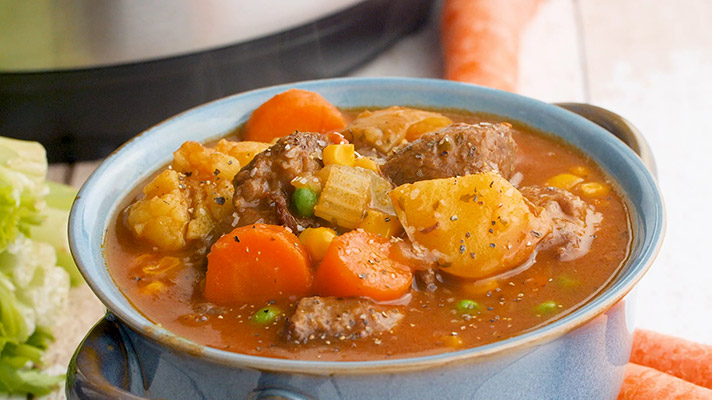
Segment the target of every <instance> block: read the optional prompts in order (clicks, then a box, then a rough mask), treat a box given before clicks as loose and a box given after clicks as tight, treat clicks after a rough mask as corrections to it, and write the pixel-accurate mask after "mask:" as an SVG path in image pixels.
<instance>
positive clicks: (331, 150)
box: [324, 143, 356, 167]
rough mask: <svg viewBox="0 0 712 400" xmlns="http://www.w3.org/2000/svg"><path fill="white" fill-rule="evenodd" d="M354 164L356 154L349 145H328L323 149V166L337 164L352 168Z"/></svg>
mask: <svg viewBox="0 0 712 400" xmlns="http://www.w3.org/2000/svg"><path fill="white" fill-rule="evenodd" d="M355 162H356V153H355V151H354V145H353V144H351V143H345V144H330V145H328V146H326V148H325V149H324V165H329V164H338V165H346V166H348V167H353V166H354V163H355Z"/></svg>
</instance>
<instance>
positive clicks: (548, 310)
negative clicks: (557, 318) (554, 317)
mask: <svg viewBox="0 0 712 400" xmlns="http://www.w3.org/2000/svg"><path fill="white" fill-rule="evenodd" d="M557 311H559V305H558V304H556V302H555V301H553V300H549V301H545V302H543V303H541V304H539V305H538V306H536V313H537V314H539V315H550V314H554V313H555V312H557Z"/></svg>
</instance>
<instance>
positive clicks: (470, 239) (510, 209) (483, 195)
mask: <svg viewBox="0 0 712 400" xmlns="http://www.w3.org/2000/svg"><path fill="white" fill-rule="evenodd" d="M390 196H391V199H393V204H394V206H395V209H396V214H397V215H398V219H399V220H400V221H401V223H402V224H403V226H404V227H405V231H406V233H407V234H408V237H409V238H410V239H411V240H412V241H413V242H416V243H418V244H420V245H422V246H424V247H426V248H427V249H429V250H430V251H432V252H433V253H434V254H435V256H436V257H437V258H438V263H439V264H440V268H441V269H442V270H443V271H445V272H447V273H449V274H451V275H455V276H458V277H461V278H469V279H479V278H484V277H488V276H491V275H494V274H497V273H501V272H504V271H507V270H509V269H511V268H513V267H515V266H517V265H519V264H521V263H522V262H523V261H524V260H526V258H527V257H529V256H530V255H531V253H532V251H533V250H534V247H535V246H534V245H535V243H536V237H534V234H532V232H531V231H532V230H533V229H534V228H533V225H532V223H533V222H534V220H535V216H534V214H533V213H532V210H531V209H530V207H533V206H532V205H531V204H530V203H529V202H527V201H526V200H525V199H524V197H523V196H522V194H521V193H520V192H519V191H518V190H517V189H516V188H515V187H514V186H512V185H511V184H510V183H509V181H507V180H506V179H504V178H503V177H502V176H500V175H499V174H498V173H496V172H486V173H481V174H476V175H466V176H462V177H457V178H446V179H433V180H427V181H419V182H415V183H413V184H406V185H402V186H399V187H397V188H395V189H394V190H393V191H392V192H391V194H390ZM540 236H541V235H540Z"/></svg>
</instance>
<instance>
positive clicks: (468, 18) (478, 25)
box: [441, 0, 539, 91]
mask: <svg viewBox="0 0 712 400" xmlns="http://www.w3.org/2000/svg"><path fill="white" fill-rule="evenodd" d="M538 3H539V0H512V1H501V0H445V2H444V3H443V9H442V23H441V43H442V48H443V55H444V62H445V78H446V79H450V80H455V81H462V82H470V83H476V84H479V85H483V86H489V87H493V88H496V89H502V90H508V91H514V89H516V86H517V69H518V56H519V36H520V33H521V30H522V26H523V25H524V24H525V23H526V22H527V20H528V19H529V18H530V17H531V16H532V15H533V14H534V11H536V8H537V5H538Z"/></svg>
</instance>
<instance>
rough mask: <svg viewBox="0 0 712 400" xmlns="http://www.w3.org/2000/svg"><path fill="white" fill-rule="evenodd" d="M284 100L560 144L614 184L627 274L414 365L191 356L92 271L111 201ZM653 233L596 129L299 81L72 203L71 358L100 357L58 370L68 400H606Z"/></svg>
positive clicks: (129, 163) (381, 89)
mask: <svg viewBox="0 0 712 400" xmlns="http://www.w3.org/2000/svg"><path fill="white" fill-rule="evenodd" d="M291 87H299V88H303V89H308V90H313V91H316V92H319V93H320V94H321V95H323V96H324V97H325V98H326V99H327V100H329V101H330V102H332V103H333V104H335V105H336V106H338V107H345V108H350V107H387V106H390V105H407V106H413V107H425V108H456V109H464V110H469V111H475V112H485V113H491V114H496V115H500V116H504V117H506V118H508V119H512V120H516V121H520V122H523V123H525V124H527V125H529V126H531V127H533V128H535V129H539V130H542V131H545V132H550V133H551V134H553V135H555V136H559V137H561V138H563V139H564V140H565V141H567V142H568V143H570V144H572V145H573V146H575V147H578V148H580V149H582V150H583V151H584V152H585V153H587V154H588V155H589V156H590V157H591V158H592V159H593V160H594V161H595V162H597V163H598V165H600V166H601V167H602V168H603V169H604V170H605V171H606V172H607V173H608V175H609V176H611V177H612V178H613V179H614V180H615V181H616V182H617V183H618V190H619V191H620V192H621V193H622V194H623V197H625V199H626V201H627V205H628V208H629V211H630V215H631V221H630V224H631V228H632V230H633V232H634V234H633V241H632V249H631V253H630V257H629V260H628V262H627V263H626V265H625V266H624V267H623V268H622V270H621V272H620V273H619V274H618V275H617V276H616V277H615V279H614V280H613V281H612V282H611V284H610V285H609V286H608V287H607V288H606V289H605V291H604V292H603V293H601V294H599V295H598V296H596V297H595V298H594V299H593V300H591V301H590V302H588V303H587V304H586V305H584V306H582V307H581V308H579V309H577V310H575V311H574V312H572V313H570V314H568V315H566V316H564V317H563V318H561V319H559V320H557V321H555V322H553V323H551V324H548V325H547V326H545V327H542V328H540V329H536V330H534V331H531V332H527V333H524V334H522V335H519V336H516V337H513V338H510V339H507V340H503V341H500V342H497V343H492V344H488V345H485V346H480V347H476V348H471V349H466V350H462V351H457V352H452V353H444V354H439V355H432V356H425V357H417V358H408V359H392V360H384V361H359V362H324V361H300V360H283V359H273V358H264V357H256V356H248V355H242V354H235V353H230V352H225V351H221V350H217V349H214V348H210V347H206V346H201V345H199V344H196V343H194V342H192V341H190V340H187V339H185V338H182V337H179V336H176V335H174V334H172V333H171V332H169V331H167V330H165V329H163V328H161V327H160V326H158V325H156V324H153V323H152V322H151V321H149V320H148V319H147V318H145V317H144V316H143V315H141V314H140V313H139V312H138V311H136V310H135V309H134V308H133V306H132V305H131V303H130V302H129V301H128V300H127V299H126V298H125V297H124V295H123V294H122V293H121V292H120V290H119V289H118V287H117V286H116V285H115V284H114V281H113V280H112V278H111V276H110V274H109V271H108V269H107V265H106V260H105V259H104V254H103V250H102V249H103V242H104V235H105V232H106V230H107V228H108V226H109V224H110V221H111V219H112V218H115V215H116V213H117V212H118V207H119V205H120V202H121V200H122V199H124V198H125V197H126V196H127V195H128V194H129V193H130V192H131V191H132V190H133V189H134V188H135V186H136V184H137V183H139V182H142V181H144V180H145V179H147V178H148V177H150V176H151V175H152V174H153V173H155V172H156V171H157V170H158V169H159V168H161V167H162V166H164V165H166V164H167V163H169V162H170V160H171V158H172V152H173V151H174V150H175V149H177V148H178V147H179V146H180V145H181V144H182V143H183V142H184V141H186V140H197V141H209V140H213V139H216V138H219V137H221V136H224V135H226V134H228V133H229V132H231V131H232V130H234V129H235V128H236V127H237V126H239V125H241V124H242V123H244V122H245V121H246V120H247V118H248V117H249V115H250V113H251V111H252V110H253V109H254V108H256V107H257V106H258V105H260V104H261V103H263V102H264V101H266V100H267V99H269V98H270V97H272V96H274V95H275V94H277V93H280V92H282V91H284V90H286V89H287V88H291ZM664 227H665V218H664V207H663V201H662V197H661V195H660V192H659V190H658V188H657V184H656V182H655V180H654V178H653V176H651V173H650V172H649V171H648V169H646V167H645V165H644V164H643V162H641V160H640V158H639V157H638V156H636V154H635V153H634V152H633V151H631V150H630V149H629V148H628V147H627V146H626V145H625V144H624V143H623V142H621V141H620V140H618V139H617V138H616V137H614V136H613V135H611V134H610V133H609V132H608V131H606V130H605V129H603V128H601V127H600V126H598V125H596V124H594V123H592V122H590V121H589V120H587V119H585V118H582V117H580V116H579V115H576V114H574V113H572V112H569V111H566V110H564V109H563V108H560V107H557V106H554V105H551V104H547V103H542V102H539V101H536V100H533V99H529V98H526V97H522V96H518V95H515V94H511V93H506V92H501V91H497V90H492V89H488V88H483V87H478V86H474V85H468V84H462V83H455V82H450V81H442V80H429V79H410V78H343V79H332V80H321V81H310V82H302V83H296V84H291V85H283V86H276V87H269V88H265V89H260V90H255V91H250V92H246V93H242V94H238V95H235V96H231V97H227V98H224V99H221V100H217V101H215V102H212V103H208V104H206V105H203V106H200V107H197V108H194V109H192V110H189V111H186V112H184V113H182V114H180V115H178V116H176V117H173V118H172V119H169V120H167V121H165V122H163V123H161V124H159V125H157V126H155V127H153V128H151V129H149V130H148V131H146V132H144V133H143V134H141V135H140V136H138V137H136V138H135V139H133V140H132V141H130V142H128V143H127V144H125V145H124V146H123V147H121V148H120V149H119V150H117V151H116V152H115V153H114V154H112V155H111V156H110V157H109V158H107V159H106V160H105V161H104V162H103V163H102V164H101V165H100V166H99V167H98V168H97V170H96V171H95V172H94V173H93V174H92V175H91V176H90V177H89V179H88V180H87V182H86V183H85V185H84V186H83V187H82V189H81V190H80V192H79V196H78V199H77V200H76V202H75V204H74V207H73V209H72V214H71V217H70V228H69V229H70V242H71V249H72V253H73V255H74V257H75V259H76V261H77V264H78V265H79V267H80V269H81V271H82V274H83V275H84V277H85V279H86V281H87V283H88V284H89V285H90V286H91V288H92V289H93V290H94V292H95V293H96V294H97V296H98V297H99V298H100V299H101V301H102V302H103V303H104V304H105V305H106V306H107V308H108V310H109V317H108V318H107V319H106V320H104V321H102V322H101V323H100V324H99V325H97V327H96V328H95V330H94V332H92V334H90V335H89V337H88V338H87V341H86V342H85V344H84V346H94V347H96V348H95V350H97V349H98V350H97V351H104V353H100V357H99V359H101V360H102V361H103V362H102V363H100V365H99V367H98V369H97V368H94V370H92V371H90V368H88V367H86V368H84V369H82V364H81V363H82V362H83V361H82V359H81V357H78V358H77V359H76V362H75V364H73V365H72V369H71V370H70V381H69V385H68V394H69V395H70V398H95V397H91V393H93V392H96V391H102V390H104V391H109V392H111V393H112V396H111V397H116V396H118V393H123V394H122V395H124V394H125V395H126V396H139V397H138V398H143V397H149V398H171V399H195V398H205V399H225V398H268V397H269V398H287V399H363V398H389V399H413V398H418V399H426V398H448V399H459V398H462V399H465V398H467V399H470V398H483V399H485V398H487V399H490V398H497V399H508V398H511V399H524V398H532V399H549V398H551V399H554V398H565V399H577V398H581V399H597V398H600V399H614V398H615V397H616V395H617V393H618V390H619V388H620V384H621V382H622V376H623V368H624V366H625V364H626V363H627V362H628V358H629V354H630V348H631V342H632V329H633V325H632V318H631V312H632V307H633V304H632V301H631V300H630V298H625V299H624V297H625V296H626V295H627V294H628V293H629V292H630V291H631V289H632V288H633V286H634V285H635V283H636V282H637V281H638V280H639V279H640V278H641V277H642V275H643V274H644V273H645V271H646V270H647V269H648V268H649V267H650V265H651V263H652V262H653V260H654V258H655V256H656V254H657V252H658V250H659V247H660V245H661V242H662V237H663V232H664ZM117 346H119V347H120V349H119V350H120V351H119V350H116V347H117ZM106 349H112V350H111V351H109V350H106ZM80 350H81V349H80ZM80 353H81V351H79V352H78V355H81V354H80ZM119 359H120V360H119ZM112 363H113V364H112ZM116 363H118V364H117V365H120V366H116V365H114V364H116ZM112 368H122V372H121V374H118V375H117V374H116V373H114V374H113V375H112V374H111V371H112ZM98 381H101V382H100V383H101V384H100V385H99V384H97V382H98ZM113 390H118V391H117V392H115V393H114V392H112V391H113ZM129 393H132V394H129ZM270 396H272V397H270ZM275 396H276V397H275ZM97 398H98V397H97ZM127 398H136V397H127Z"/></svg>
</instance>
